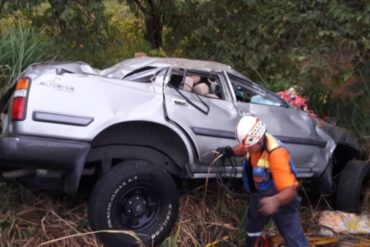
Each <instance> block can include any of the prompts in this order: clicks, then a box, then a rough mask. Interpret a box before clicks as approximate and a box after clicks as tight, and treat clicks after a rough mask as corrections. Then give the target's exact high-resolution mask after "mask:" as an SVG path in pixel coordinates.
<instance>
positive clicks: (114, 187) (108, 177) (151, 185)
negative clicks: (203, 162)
mask: <svg viewBox="0 0 370 247" xmlns="http://www.w3.org/2000/svg"><path fill="white" fill-rule="evenodd" d="M178 208H179V194H178V190H177V187H176V183H175V182H174V180H173V178H172V177H171V175H170V174H169V173H167V171H165V170H164V169H163V168H161V167H160V166H158V165H154V164H151V163H149V162H146V161H142V160H135V161H126V162H122V163H120V164H118V165H116V166H114V167H113V168H112V169H111V170H110V171H108V172H107V173H106V174H105V175H104V176H103V177H101V178H100V179H99V180H98V181H97V183H96V184H95V186H94V189H93V191H92V193H91V196H90V200H89V205H88V217H89V222H90V225H91V227H92V229H93V230H124V231H133V232H135V233H136V234H137V236H138V237H139V238H140V239H141V240H142V243H144V245H145V246H156V245H158V244H160V243H161V242H162V241H163V240H164V239H165V238H166V237H167V236H168V234H169V233H170V231H171V228H172V227H173V225H174V224H175V222H176V220H177V217H178ZM97 235H98V238H99V239H100V240H101V241H102V242H103V243H104V246H114V247H120V246H122V247H129V246H138V243H137V240H136V239H134V238H133V237H132V236H130V235H127V234H121V233H120V234H116V233H114V234H113V233H98V234H97Z"/></svg>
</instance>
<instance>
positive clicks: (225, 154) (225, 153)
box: [216, 146, 234, 159]
mask: <svg viewBox="0 0 370 247" xmlns="http://www.w3.org/2000/svg"><path fill="white" fill-rule="evenodd" d="M216 152H218V153H219V154H222V158H223V159H227V158H230V157H231V156H234V151H233V149H232V147H230V146H225V147H219V148H217V149H216Z"/></svg>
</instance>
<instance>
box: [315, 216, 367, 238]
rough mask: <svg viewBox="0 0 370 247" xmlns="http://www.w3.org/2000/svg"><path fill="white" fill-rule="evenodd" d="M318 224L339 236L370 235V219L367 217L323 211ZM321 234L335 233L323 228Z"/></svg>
mask: <svg viewBox="0 0 370 247" xmlns="http://www.w3.org/2000/svg"><path fill="white" fill-rule="evenodd" d="M318 224H319V225H322V226H325V227H328V228H330V229H331V230H333V231H334V232H335V233H337V234H338V233H339V234H341V233H348V234H370V218H369V216H367V215H357V214H351V213H344V212H341V211H323V212H321V214H320V217H319V222H318ZM321 234H325V235H333V232H331V231H328V230H326V229H324V228H323V229H322V230H321Z"/></svg>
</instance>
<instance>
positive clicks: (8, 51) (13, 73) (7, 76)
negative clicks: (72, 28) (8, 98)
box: [0, 23, 51, 88]
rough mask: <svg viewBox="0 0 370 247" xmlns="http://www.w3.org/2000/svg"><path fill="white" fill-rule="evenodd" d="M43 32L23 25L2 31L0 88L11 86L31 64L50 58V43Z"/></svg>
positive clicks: (0, 37)
mask: <svg viewBox="0 0 370 247" xmlns="http://www.w3.org/2000/svg"><path fill="white" fill-rule="evenodd" d="M44 38H45V37H44V36H43V34H42V32H41V31H36V30H35V29H34V28H31V27H27V26H24V25H23V24H21V23H18V24H17V25H14V26H11V27H9V28H8V29H6V30H5V31H3V30H0V54H1V56H0V88H2V87H6V86H8V85H9V84H11V83H12V82H13V81H14V79H15V78H16V77H17V76H18V75H19V74H20V73H21V72H22V71H23V70H24V69H25V68H26V67H27V66H28V65H30V64H32V63H35V62H37V61H40V60H43V59H47V58H50V56H49V53H48V52H49V51H50V50H51V49H50V42H49V41H46V40H44Z"/></svg>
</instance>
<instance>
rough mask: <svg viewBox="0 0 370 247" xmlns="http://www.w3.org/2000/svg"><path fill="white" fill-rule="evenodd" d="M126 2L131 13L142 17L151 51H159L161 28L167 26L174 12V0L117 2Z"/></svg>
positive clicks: (122, 0) (161, 38) (161, 39)
mask: <svg viewBox="0 0 370 247" xmlns="http://www.w3.org/2000/svg"><path fill="white" fill-rule="evenodd" d="M118 1H119V2H120V3H123V2H126V3H127V4H128V5H129V7H130V9H131V10H132V11H133V13H134V14H135V15H136V16H138V17H143V18H144V22H145V29H146V30H145V31H146V33H145V39H146V40H147V41H148V42H149V43H150V44H151V47H152V48H153V49H159V48H161V47H162V44H163V36H162V35H163V26H164V25H165V24H167V23H168V22H169V21H170V20H171V17H172V16H173V15H174V13H175V12H176V4H175V0H118Z"/></svg>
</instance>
